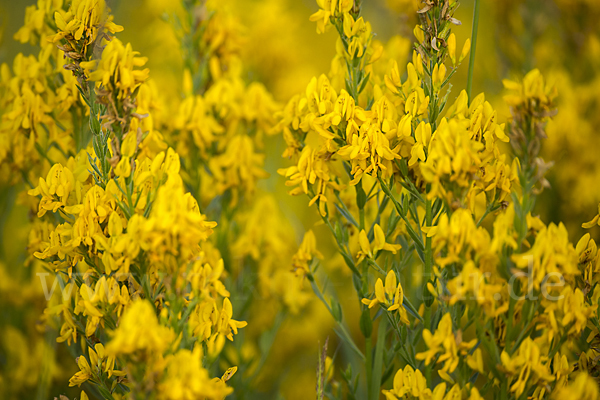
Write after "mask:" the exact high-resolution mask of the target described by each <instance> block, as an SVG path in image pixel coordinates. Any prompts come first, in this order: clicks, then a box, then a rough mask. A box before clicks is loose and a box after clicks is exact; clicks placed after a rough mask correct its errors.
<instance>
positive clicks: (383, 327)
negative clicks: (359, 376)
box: [369, 316, 388, 400]
mask: <svg viewBox="0 0 600 400" xmlns="http://www.w3.org/2000/svg"><path fill="white" fill-rule="evenodd" d="M380 319H381V321H380V322H379V329H378V330H377V343H375V362H374V363H373V370H372V373H371V382H370V383H371V384H370V385H369V387H370V390H369V399H370V400H377V399H379V390H380V389H381V374H382V369H383V352H384V350H385V336H386V334H387V324H388V321H387V319H386V318H384V317H383V316H382V317H381V318H380Z"/></svg>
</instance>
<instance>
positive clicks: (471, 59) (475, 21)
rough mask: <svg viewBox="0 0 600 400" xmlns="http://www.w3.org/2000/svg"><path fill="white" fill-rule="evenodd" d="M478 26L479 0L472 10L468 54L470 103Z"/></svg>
mask: <svg viewBox="0 0 600 400" xmlns="http://www.w3.org/2000/svg"><path fill="white" fill-rule="evenodd" d="M478 26H479V0H475V7H474V8H473V30H472V31H471V52H470V54H469V77H468V79H467V96H468V98H469V104H470V103H471V88H472V87H473V69H474V68H475V48H476V47H477V28H478Z"/></svg>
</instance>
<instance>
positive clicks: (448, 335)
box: [416, 313, 477, 373]
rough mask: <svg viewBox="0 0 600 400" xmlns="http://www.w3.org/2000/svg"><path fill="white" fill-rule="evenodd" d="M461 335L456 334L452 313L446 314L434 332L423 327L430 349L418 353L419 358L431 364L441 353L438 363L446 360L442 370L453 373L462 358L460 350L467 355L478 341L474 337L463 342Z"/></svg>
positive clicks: (424, 336)
mask: <svg viewBox="0 0 600 400" xmlns="http://www.w3.org/2000/svg"><path fill="white" fill-rule="evenodd" d="M460 337H461V336H460V335H459V336H456V335H455V334H454V331H453V329H452V316H451V315H450V313H446V314H444V316H443V317H442V319H441V320H440V323H439V324H438V327H437V328H436V330H435V333H434V334H431V331H430V330H429V329H423V340H424V341H425V344H426V345H427V347H428V350H427V351H425V352H422V353H417V355H416V358H417V360H425V365H429V364H431V362H432V360H433V359H434V358H435V356H436V355H437V354H438V353H441V355H440V356H439V357H438V358H437V363H441V362H444V361H445V363H444V366H443V368H442V371H444V372H446V373H452V372H453V371H454V370H455V369H456V367H457V366H458V362H459V360H460V357H459V352H460V353H461V356H465V355H466V354H467V353H468V351H470V350H471V349H472V348H473V347H474V346H475V344H476V343H477V339H473V340H472V341H470V342H462V340H461V339H459V338H460Z"/></svg>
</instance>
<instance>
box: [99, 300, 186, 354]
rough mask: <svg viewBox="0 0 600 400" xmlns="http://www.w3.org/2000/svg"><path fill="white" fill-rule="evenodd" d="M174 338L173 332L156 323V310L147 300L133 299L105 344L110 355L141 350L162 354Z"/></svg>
mask: <svg viewBox="0 0 600 400" xmlns="http://www.w3.org/2000/svg"><path fill="white" fill-rule="evenodd" d="M174 340H175V333H174V332H173V331H172V330H171V329H170V328H167V327H166V326H162V325H160V324H159V323H158V318H157V317H156V311H155V309H154V307H152V305H151V304H150V303H149V302H148V301H147V300H142V299H139V300H135V301H134V302H132V303H131V305H130V306H129V308H128V309H127V310H125V313H124V314H123V317H122V318H121V322H120V323H119V327H118V328H117V329H116V330H115V331H114V333H113V337H112V339H111V340H110V342H108V345H107V346H106V354H108V355H110V356H115V355H120V354H131V353H136V352H140V351H141V352H143V353H144V354H147V355H151V354H158V355H160V354H162V353H163V352H164V351H165V350H166V349H167V348H168V347H169V346H170V345H171V343H172V342H173V341H174Z"/></svg>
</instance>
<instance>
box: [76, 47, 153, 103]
mask: <svg viewBox="0 0 600 400" xmlns="http://www.w3.org/2000/svg"><path fill="white" fill-rule="evenodd" d="M138 54H139V53H138V52H137V51H133V49H132V48H131V44H129V43H127V45H125V46H123V43H122V42H121V41H120V40H118V39H113V40H111V41H110V42H109V43H108V44H107V45H106V47H105V48H104V50H103V51H102V58H101V59H100V61H86V62H82V63H81V67H82V68H83V69H84V70H85V72H86V75H87V76H88V79H89V80H90V81H93V82H99V83H101V84H102V85H103V86H104V87H105V88H107V89H108V90H110V91H113V92H116V93H117V95H118V97H119V99H123V98H124V97H125V96H130V95H131V94H132V93H133V92H134V91H135V90H136V89H137V88H138V87H139V86H140V85H141V84H142V83H143V82H145V81H146V80H147V79H148V74H149V70H148V68H146V69H143V70H138V69H134V68H135V67H141V66H143V65H144V64H146V61H147V59H146V57H138Z"/></svg>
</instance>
